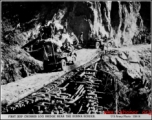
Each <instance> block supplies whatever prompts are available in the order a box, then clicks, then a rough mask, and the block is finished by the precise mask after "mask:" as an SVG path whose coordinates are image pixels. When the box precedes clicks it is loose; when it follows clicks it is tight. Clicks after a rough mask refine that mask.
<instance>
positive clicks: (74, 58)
mask: <svg viewBox="0 0 152 120" xmlns="http://www.w3.org/2000/svg"><path fill="white" fill-rule="evenodd" d="M76 57H77V56H76V55H73V56H72V64H74V63H75V62H76V59H77V58H76Z"/></svg>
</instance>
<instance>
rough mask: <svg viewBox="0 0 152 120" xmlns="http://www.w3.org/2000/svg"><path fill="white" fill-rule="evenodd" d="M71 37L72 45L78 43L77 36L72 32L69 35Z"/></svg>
mask: <svg viewBox="0 0 152 120" xmlns="http://www.w3.org/2000/svg"><path fill="white" fill-rule="evenodd" d="M70 37H71V39H72V40H73V41H72V42H73V45H74V46H77V45H78V44H79V40H78V38H77V37H76V36H75V35H74V33H73V32H72V33H71V35H70Z"/></svg>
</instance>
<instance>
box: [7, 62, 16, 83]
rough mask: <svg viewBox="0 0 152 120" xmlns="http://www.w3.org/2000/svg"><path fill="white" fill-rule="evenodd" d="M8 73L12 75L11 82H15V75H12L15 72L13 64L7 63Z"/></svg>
mask: <svg viewBox="0 0 152 120" xmlns="http://www.w3.org/2000/svg"><path fill="white" fill-rule="evenodd" d="M8 66H9V68H8V69H9V74H10V76H11V77H12V80H13V82H15V77H14V72H15V67H14V65H13V64H9V65H8Z"/></svg>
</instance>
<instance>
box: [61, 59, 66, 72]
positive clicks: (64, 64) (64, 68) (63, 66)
mask: <svg viewBox="0 0 152 120" xmlns="http://www.w3.org/2000/svg"><path fill="white" fill-rule="evenodd" d="M61 70H64V71H65V70H66V61H65V59H62V60H61Z"/></svg>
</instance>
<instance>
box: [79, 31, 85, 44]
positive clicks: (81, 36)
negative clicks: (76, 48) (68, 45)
mask: <svg viewBox="0 0 152 120" xmlns="http://www.w3.org/2000/svg"><path fill="white" fill-rule="evenodd" d="M79 40H80V43H81V45H83V42H84V41H83V32H81V34H80V37H79Z"/></svg>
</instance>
